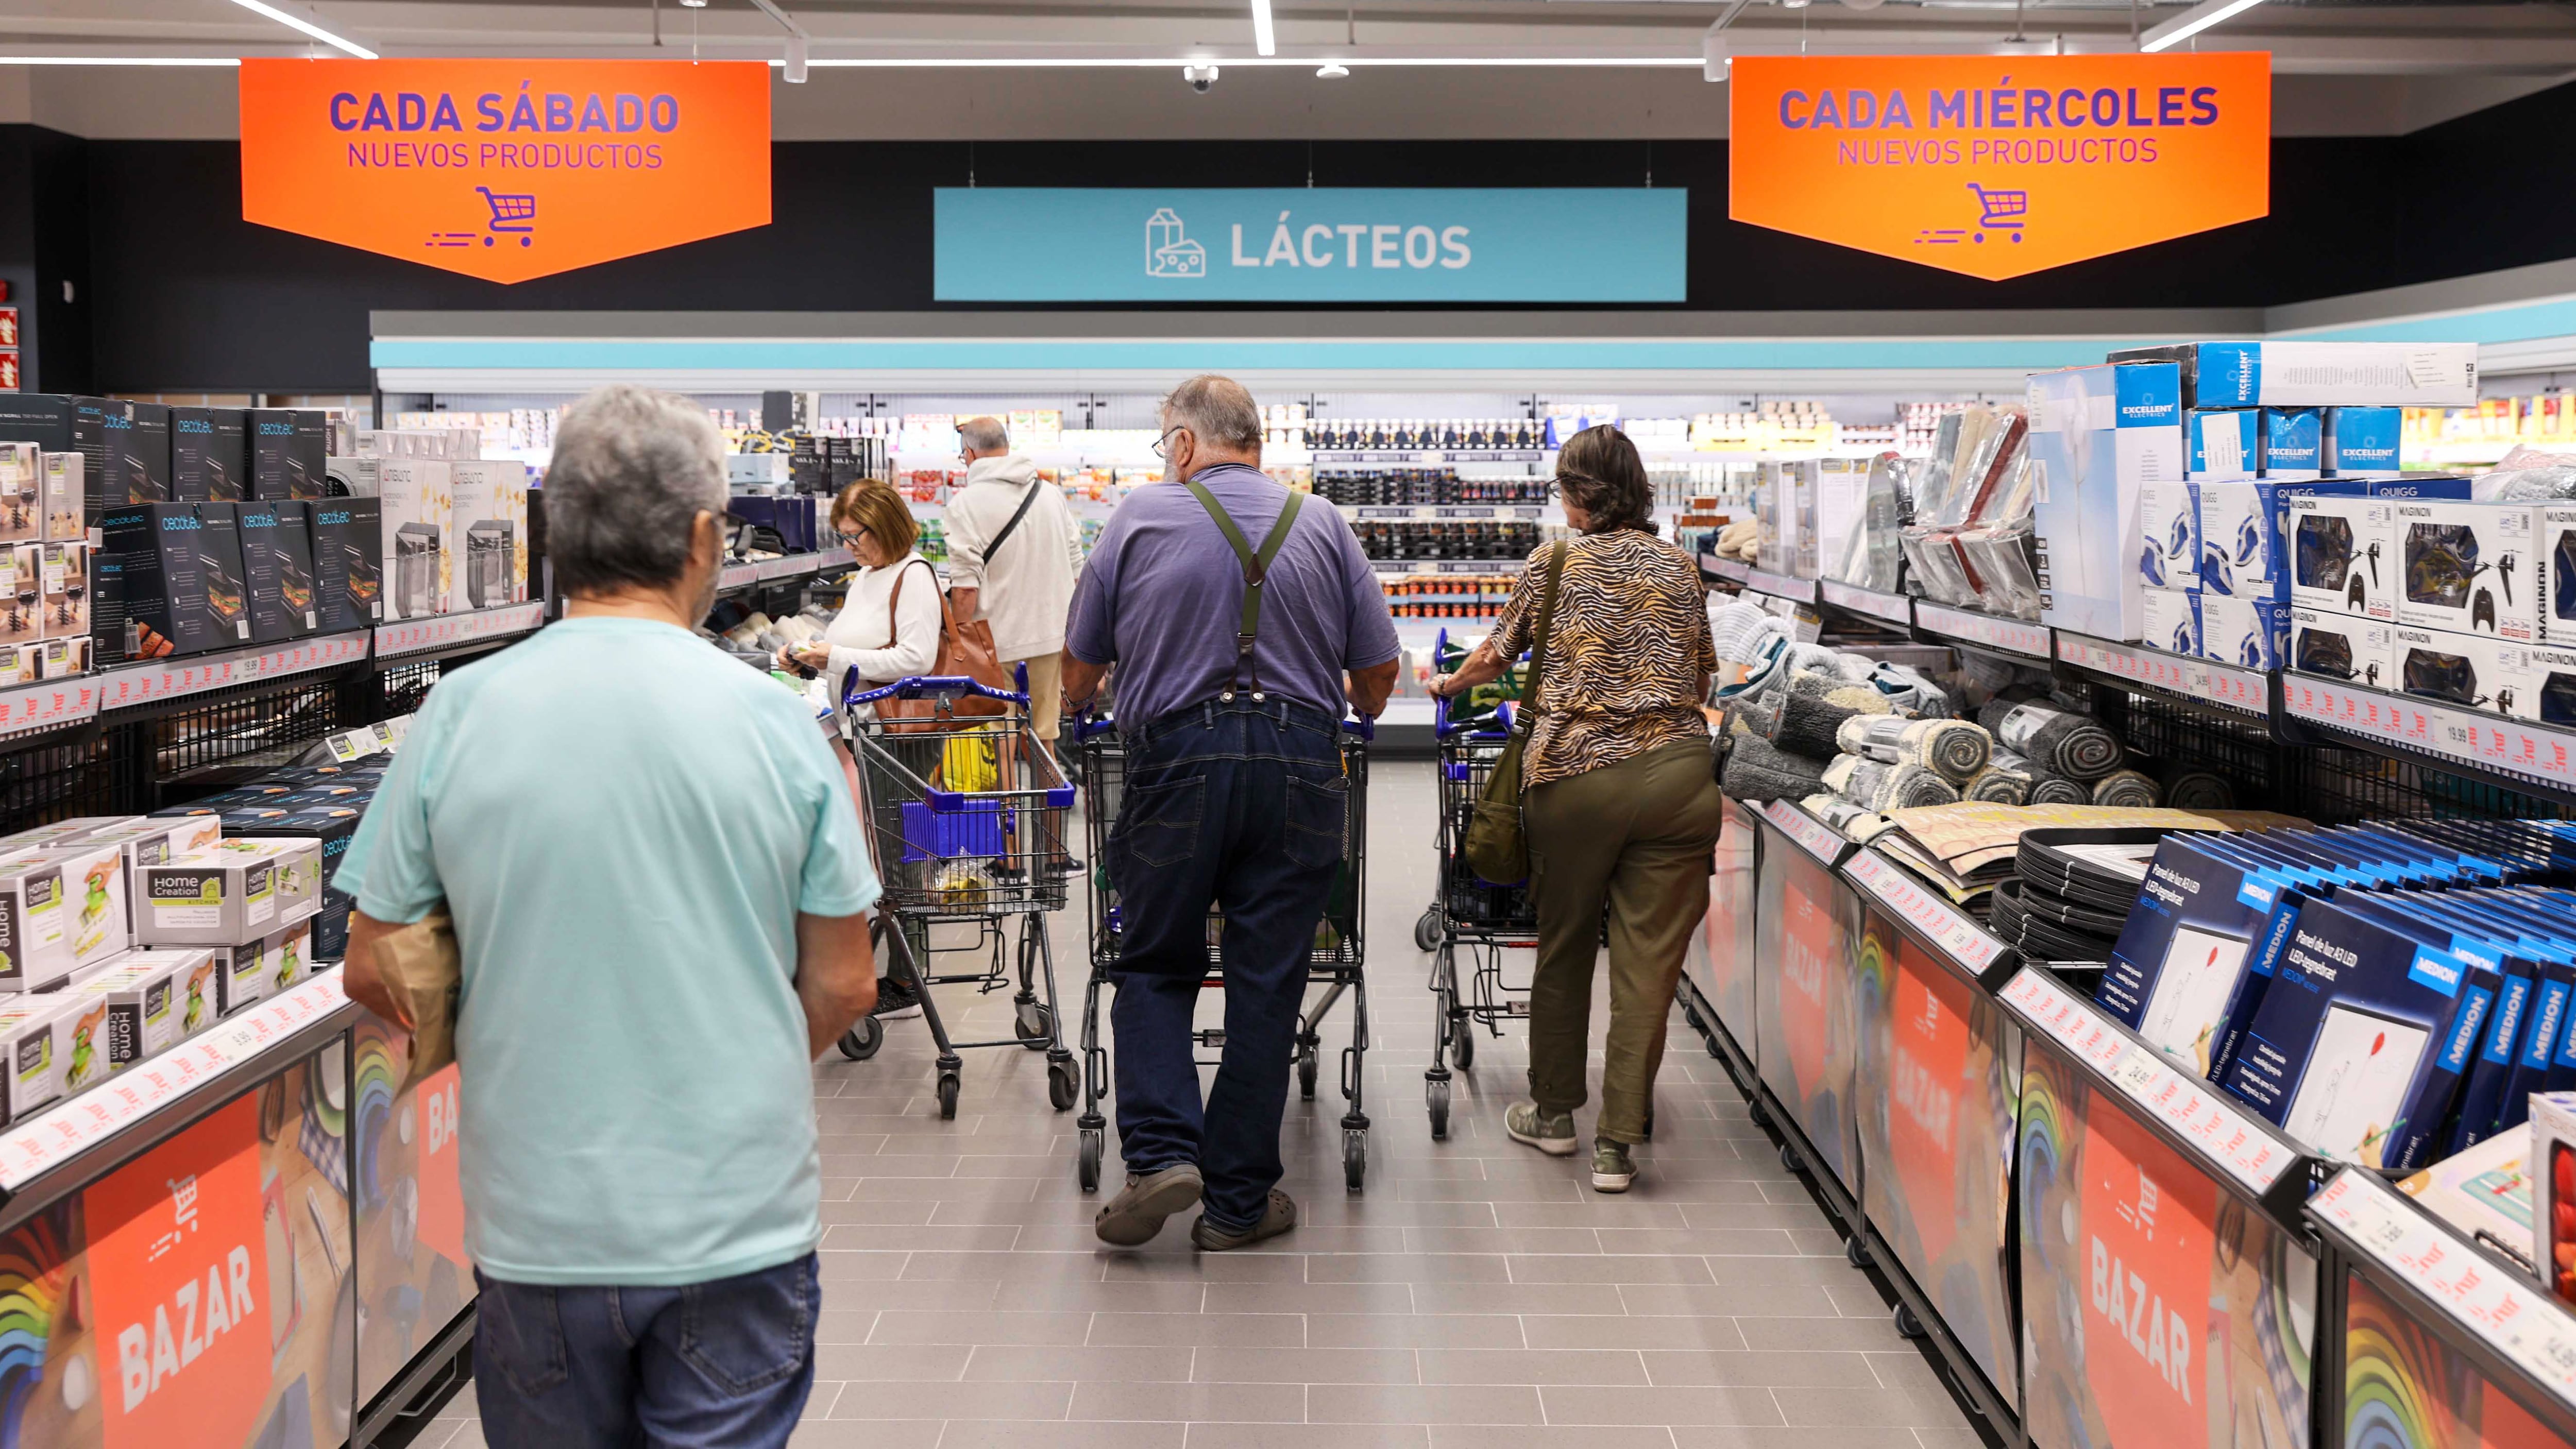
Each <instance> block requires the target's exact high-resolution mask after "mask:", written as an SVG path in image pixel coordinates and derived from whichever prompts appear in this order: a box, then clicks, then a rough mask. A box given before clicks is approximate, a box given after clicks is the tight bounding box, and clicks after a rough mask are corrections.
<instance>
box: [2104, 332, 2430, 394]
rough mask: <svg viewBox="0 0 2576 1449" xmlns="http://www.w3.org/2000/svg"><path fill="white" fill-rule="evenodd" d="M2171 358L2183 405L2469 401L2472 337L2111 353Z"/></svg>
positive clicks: (2196, 345)
mask: <svg viewBox="0 0 2576 1449" xmlns="http://www.w3.org/2000/svg"><path fill="white" fill-rule="evenodd" d="M2109 360H2110V361H2112V362H2153V361H2163V362H2172V363H2176V364H2178V365H2179V366H2180V368H2181V370H2182V379H2183V386H2182V396H2183V403H2184V405H2185V406H2186V407H2195V408H2250V407H2342V406H2349V405H2352V404H2357V403H2370V404H2378V405H2385V406H2390V407H2474V406H2476V405H2477V401H2478V349H2477V344H2476V343H2473V342H2185V343H2179V344H2174V345H2170V346H2162V347H2138V348H2129V349H2125V350H2122V351H2119V352H2114V353H2112V354H2111V355H2110V358H2109Z"/></svg>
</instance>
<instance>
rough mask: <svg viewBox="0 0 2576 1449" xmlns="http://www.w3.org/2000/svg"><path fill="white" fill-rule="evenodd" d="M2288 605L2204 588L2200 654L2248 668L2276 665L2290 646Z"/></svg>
mask: <svg viewBox="0 0 2576 1449" xmlns="http://www.w3.org/2000/svg"><path fill="white" fill-rule="evenodd" d="M2289 635H2290V606H2289V605H2287V604H2276V603H2274V602H2272V601H2271V600H2270V599H2238V598H2230V597H2229V596H2227V595H2225V594H2213V593H2209V592H2207V591H2205V590H2204V591H2203V592H2202V594H2201V596H2200V657H2201V658H2203V659H2213V660H2216V661H2217V662H2219V663H2221V664H2236V665H2241V666H2243V667H2245V668H2247V669H2278V668H2280V667H2281V657H2282V655H2283V654H2284V653H2285V652H2287V650H2288V648H2289Z"/></svg>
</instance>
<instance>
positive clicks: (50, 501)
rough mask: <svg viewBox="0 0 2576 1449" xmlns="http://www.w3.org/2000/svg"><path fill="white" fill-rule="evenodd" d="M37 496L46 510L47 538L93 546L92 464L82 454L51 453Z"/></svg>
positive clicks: (48, 456) (38, 484)
mask: <svg viewBox="0 0 2576 1449" xmlns="http://www.w3.org/2000/svg"><path fill="white" fill-rule="evenodd" d="M36 488H37V492H38V493H39V494H40V495H41V497H42V499H43V503H44V509H45V538H46V539H47V540H48V541H49V542H54V543H87V542H89V523H90V518H91V514H90V511H89V460H88V459H87V458H86V457H84V456H82V455H81V454H79V453H47V454H46V455H45V461H44V473H43V476H42V477H40V478H39V479H38V480H37V484H36Z"/></svg>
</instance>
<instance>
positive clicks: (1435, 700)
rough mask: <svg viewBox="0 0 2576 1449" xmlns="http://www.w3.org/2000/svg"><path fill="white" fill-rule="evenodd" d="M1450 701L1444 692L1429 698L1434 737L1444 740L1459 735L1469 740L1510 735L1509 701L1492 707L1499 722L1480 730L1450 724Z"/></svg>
mask: <svg viewBox="0 0 2576 1449" xmlns="http://www.w3.org/2000/svg"><path fill="white" fill-rule="evenodd" d="M1451 702H1452V700H1451V697H1450V696H1448V695H1445V694H1441V695H1433V696H1432V698H1431V733H1432V734H1433V735H1434V736H1435V737H1437V738H1439V739H1444V740H1445V739H1453V738H1456V737H1458V736H1460V735H1464V736H1465V737H1466V738H1468V739H1471V740H1507V739H1510V738H1511V737H1512V707H1511V704H1510V702H1509V701H1505V702H1504V703H1502V704H1499V705H1497V706H1495V708H1494V716H1495V718H1496V720H1498V721H1499V723H1498V724H1497V725H1496V726H1495V727H1494V728H1492V729H1481V730H1471V729H1468V728H1467V727H1465V726H1464V725H1455V724H1451V723H1450V722H1449V706H1450V704H1451Z"/></svg>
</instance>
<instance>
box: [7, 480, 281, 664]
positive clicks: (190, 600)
mask: <svg viewBox="0 0 2576 1449" xmlns="http://www.w3.org/2000/svg"><path fill="white" fill-rule="evenodd" d="M233 508H234V505H233V504H230V503H153V504H144V505H140V506H135V507H125V508H113V509H110V510H108V511H107V513H106V514H104V515H103V516H102V517H101V518H100V520H99V526H100V536H101V539H102V543H101V548H100V557H99V559H98V561H97V562H96V564H95V566H94V567H93V569H92V573H93V575H94V577H93V579H92V581H91V582H92V588H93V594H92V613H91V618H92V628H91V637H92V638H94V639H95V640H97V641H98V654H99V660H98V662H99V663H101V664H103V665H104V664H113V663H119V662H122V661H125V660H129V659H158V658H162V657H164V656H168V655H173V654H202V653H204V652H205V651H207V650H209V649H223V648H230V647H233V646H235V645H240V644H247V643H249V642H250V611H249V604H248V601H247V597H246V593H245V590H244V587H243V584H242V553H241V540H240V537H239V535H238V533H237V531H236V529H235V527H234V519H233ZM21 592H22V593H23V592H24V590H23V589H22V590H21Z"/></svg>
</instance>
